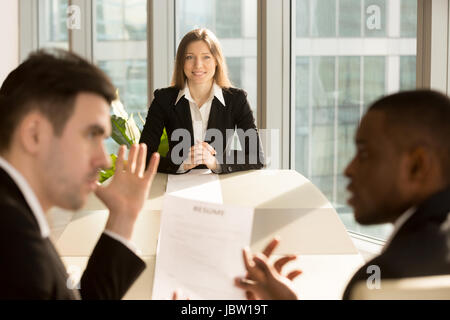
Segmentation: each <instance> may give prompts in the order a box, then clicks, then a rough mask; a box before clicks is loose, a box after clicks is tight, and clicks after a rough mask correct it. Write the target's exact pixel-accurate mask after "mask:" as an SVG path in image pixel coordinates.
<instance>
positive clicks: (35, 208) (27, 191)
mask: <svg viewBox="0 0 450 320" xmlns="http://www.w3.org/2000/svg"><path fill="white" fill-rule="evenodd" d="M0 168H2V169H3V170H5V171H6V173H7V174H8V175H9V176H10V177H11V179H12V180H13V181H14V182H15V183H16V185H17V187H18V188H19V190H20V192H22V194H23V197H24V198H25V201H26V202H27V204H28V206H29V207H30V208H31V212H33V215H34V217H35V218H36V220H37V223H38V225H39V229H40V231H41V235H42V238H48V237H49V236H50V227H49V225H48V222H47V219H46V218H45V214H44V211H43V210H42V207H41V204H40V203H39V200H38V198H37V197H36V194H35V193H34V192H33V189H31V187H30V185H29V184H28V182H27V180H26V179H25V178H24V176H23V175H22V174H21V173H20V172H19V171H18V170H17V169H16V168H14V167H13V166H12V165H11V164H10V163H9V162H8V161H6V160H5V159H4V158H2V157H0Z"/></svg>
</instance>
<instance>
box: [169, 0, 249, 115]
mask: <svg viewBox="0 0 450 320" xmlns="http://www.w3.org/2000/svg"><path fill="white" fill-rule="evenodd" d="M175 7H176V9H175V11H176V16H175V17H176V18H175V21H176V22H175V27H176V44H177V46H178V44H179V42H180V41H181V39H182V38H183V36H184V35H185V34H186V33H187V32H189V31H191V30H193V29H195V28H208V29H210V30H211V31H212V32H214V33H215V34H216V36H217V37H218V38H219V41H220V43H221V44H222V48H223V51H224V55H225V58H226V62H227V65H228V68H229V74H230V79H231V81H232V83H233V85H234V86H236V87H239V88H242V89H244V90H245V91H247V93H248V99H249V102H250V106H251V107H252V109H253V112H254V113H255V114H254V115H255V117H256V109H257V106H256V95H257V78H256V75H257V61H256V55H257V46H256V32H257V23H256V21H257V2H256V0H227V1H223V0H177V1H176V3H175Z"/></svg>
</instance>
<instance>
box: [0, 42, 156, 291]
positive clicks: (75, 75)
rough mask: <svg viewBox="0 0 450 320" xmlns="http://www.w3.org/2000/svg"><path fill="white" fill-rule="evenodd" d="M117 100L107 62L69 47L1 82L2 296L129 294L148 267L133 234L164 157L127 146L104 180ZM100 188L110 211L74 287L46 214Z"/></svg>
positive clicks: (38, 57) (77, 204) (78, 203)
mask: <svg viewBox="0 0 450 320" xmlns="http://www.w3.org/2000/svg"><path fill="white" fill-rule="evenodd" d="M114 98H115V88H114V86H113V85H112V84H111V82H110V80H109V79H108V77H107V76H106V75H105V74H104V73H103V72H102V71H101V70H100V69H98V68H97V67H95V66H93V65H92V64H90V63H88V62H86V61H85V60H83V59H82V58H80V57H78V56H76V55H74V54H71V53H68V52H65V51H62V50H55V51H52V52H50V51H49V52H45V51H39V52H37V53H35V54H32V55H31V56H30V57H29V58H28V59H27V60H26V61H25V62H24V63H22V64H21V65H20V66H19V67H18V68H17V69H15V70H14V71H13V72H11V73H10V74H9V76H8V77H7V78H6V80H5V81H4V83H3V85H2V87H1V88H0V112H1V115H2V116H1V117H0V288H1V290H0V299H76V298H83V299H120V298H121V297H122V296H123V295H124V294H125V292H126V291H127V290H128V288H129V287H130V286H131V284H132V283H133V282H134V281H135V279H136V278H137V277H138V276H139V274H140V273H141V272H142V271H143V269H144V268H145V263H144V262H143V261H142V260H141V259H140V258H139V257H138V256H137V255H136V248H134V246H133V244H132V243H131V242H130V239H131V236H132V232H133V228H134V224H135V222H136V219H137V216H138V214H139V211H140V210H141V208H142V206H143V203H144V201H145V199H146V196H147V193H148V191H149V189H150V186H151V183H152V179H153V177H154V174H155V172H156V169H157V167H158V161H159V157H158V155H157V154H155V155H153V157H152V161H151V163H150V164H149V166H148V169H147V171H145V159H146V147H145V145H139V146H137V145H135V146H133V147H132V148H131V150H130V153H129V156H128V163H127V164H126V165H125V164H124V163H125V159H124V158H125V147H124V146H122V147H121V148H120V151H119V154H118V159H117V162H116V174H115V176H114V179H113V180H112V182H111V183H110V184H109V185H108V186H107V187H104V186H99V185H98V182H97V180H98V171H99V170H100V169H102V168H107V167H109V166H110V160H109V156H108V155H107V154H106V152H105V148H104V144H103V141H104V139H105V138H107V137H108V136H109V135H110V132H111V124H110V117H109V109H110V103H111V101H112V100H113V99H114ZM92 191H95V193H96V195H97V196H98V197H99V198H100V199H101V200H102V201H103V202H104V203H105V205H106V206H107V207H108V209H109V211H110V212H109V217H108V221H107V223H106V227H105V232H104V233H103V234H102V235H101V237H100V239H99V241H98V243H97V245H96V247H95V249H94V251H93V253H92V255H91V258H90V259H89V262H88V265H87V267H86V270H85V272H84V274H83V276H82V278H81V282H80V285H79V287H80V290H79V291H78V290H72V289H71V288H72V285H71V281H68V275H67V273H66V270H65V267H64V265H63V263H62V261H61V259H60V258H59V256H58V254H57V252H56V250H55V248H54V246H53V244H52V242H51V241H50V239H49V226H48V223H47V220H46V217H45V213H46V212H47V211H48V210H49V209H50V208H51V207H53V206H58V207H61V208H64V209H68V210H77V209H80V208H81V207H82V206H83V204H84V203H85V201H86V198H87V195H88V194H89V193H90V192H92Z"/></svg>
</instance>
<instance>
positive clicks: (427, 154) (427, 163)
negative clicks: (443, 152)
mask: <svg viewBox="0 0 450 320" xmlns="http://www.w3.org/2000/svg"><path fill="white" fill-rule="evenodd" d="M408 164H409V166H408V174H409V177H410V181H412V182H417V183H420V184H423V183H424V182H425V181H426V180H427V179H429V178H430V174H431V170H432V168H433V164H434V157H433V154H432V152H431V150H429V149H428V148H425V147H422V146H419V147H416V148H414V149H413V150H411V151H410V153H409V161H408Z"/></svg>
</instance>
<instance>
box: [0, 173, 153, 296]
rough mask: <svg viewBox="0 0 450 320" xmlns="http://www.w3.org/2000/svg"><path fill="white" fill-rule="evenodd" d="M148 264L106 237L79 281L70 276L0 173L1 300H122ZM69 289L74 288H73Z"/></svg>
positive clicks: (15, 190) (13, 186) (20, 196)
mask: <svg viewBox="0 0 450 320" xmlns="http://www.w3.org/2000/svg"><path fill="white" fill-rule="evenodd" d="M144 268H145V263H144V262H143V261H142V260H141V259H140V258H139V257H137V256H136V255H135V254H134V253H132V252H131V251H130V250H129V249H128V248H127V247H126V246H124V245H123V244H121V243H120V242H118V241H116V240H114V239H112V238H110V237H108V236H107V235H102V236H101V237H100V240H99V241H98V243H97V245H96V247H95V249H94V251H93V253H92V255H91V257H90V259H89V262H88V265H87V267H86V270H85V272H84V274H83V276H82V278H81V282H80V291H79V292H75V291H72V290H70V289H68V286H67V279H68V275H67V273H66V269H65V267H64V265H63V263H62V261H61V259H60V258H59V255H58V253H57V252H56V250H55V247H54V246H53V244H52V242H51V241H50V240H49V239H48V238H45V239H44V238H42V236H41V231H40V228H39V225H38V223H37V221H36V218H35V217H34V215H33V213H32V211H31V209H30V207H29V206H28V204H27V203H26V201H25V198H24V196H23V194H22V193H21V191H20V190H19V188H18V187H17V185H16V184H15V183H14V181H13V180H12V179H11V178H10V176H9V175H8V174H7V173H6V172H5V171H4V170H3V169H1V168H0V299H32V300H35V299H76V298H78V297H79V296H80V295H81V298H82V299H120V298H122V297H123V295H124V294H125V293H126V291H127V290H128V289H129V287H130V286H131V284H132V283H133V282H134V281H135V280H136V278H137V277H138V276H139V275H140V273H141V272H142V271H143V270H144ZM69 287H70V286H69Z"/></svg>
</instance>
